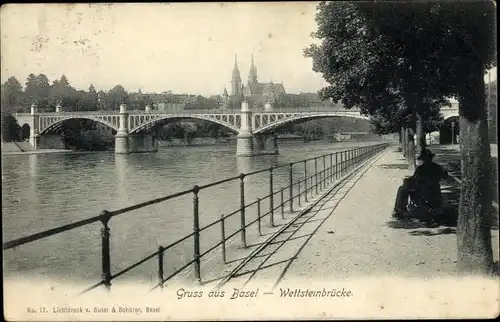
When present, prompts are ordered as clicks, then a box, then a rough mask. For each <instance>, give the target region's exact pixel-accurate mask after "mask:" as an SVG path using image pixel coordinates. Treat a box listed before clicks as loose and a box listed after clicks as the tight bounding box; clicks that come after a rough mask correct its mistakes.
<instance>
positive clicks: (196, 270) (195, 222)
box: [193, 186, 201, 282]
mask: <svg viewBox="0 0 500 322" xmlns="http://www.w3.org/2000/svg"><path fill="white" fill-rule="evenodd" d="M199 191H200V187H198V186H194V187H193V195H194V196H193V215H194V216H193V232H194V276H195V278H196V279H197V280H198V282H201V269H200V211H199V197H198V192H199Z"/></svg>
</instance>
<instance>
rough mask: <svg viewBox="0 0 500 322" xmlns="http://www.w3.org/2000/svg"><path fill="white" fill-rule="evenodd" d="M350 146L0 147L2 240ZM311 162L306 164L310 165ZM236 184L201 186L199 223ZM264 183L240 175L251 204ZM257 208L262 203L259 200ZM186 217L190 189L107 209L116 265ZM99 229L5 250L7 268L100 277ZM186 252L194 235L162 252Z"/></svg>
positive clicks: (188, 227)
mask: <svg viewBox="0 0 500 322" xmlns="http://www.w3.org/2000/svg"><path fill="white" fill-rule="evenodd" d="M359 145H366V143H363V144H359ZM346 147H347V145H345V144H344V145H339V144H336V145H332V144H309V145H307V144H299V145H294V146H291V145H288V146H287V145H286V144H283V145H282V146H280V154H279V155H267V156H259V157H251V158H237V157H236V156H235V153H234V152H235V151H234V149H235V147H234V146H210V147H169V148H164V149H160V151H159V152H158V153H144V154H131V155H115V154H113V153H112V152H99V153H79V154H78V153H77V154H47V155H42V154H32V155H11V156H2V216H3V221H2V227H3V241H4V242H5V241H7V240H12V239H15V238H19V237H23V236H26V235H29V234H33V233H37V232H39V231H41V230H45V229H50V228H53V227H57V226H61V225H63V224H68V223H71V222H75V221H77V220H81V219H86V218H89V217H93V216H96V215H98V214H99V213H100V212H101V211H102V210H109V211H112V210H116V209H120V208H123V207H126V206H130V205H133V204H136V203H139V202H144V201H148V200H151V199H153V198H158V197H162V196H165V195H168V194H171V193H176V192H179V191H183V190H188V189H191V188H192V187H193V186H194V185H204V184H207V183H210V182H214V181H218V180H221V179H225V178H228V177H232V176H237V175H239V174H240V173H247V172H251V171H255V170H258V169H263V168H268V167H270V166H276V165H278V164H284V163H289V162H293V161H298V160H302V159H304V158H310V157H313V156H318V155H322V154H325V153H330V152H334V151H335V150H336V149H343V148H346ZM321 162H322V161H320V162H319V164H321ZM313 167H314V165H313V164H312V163H311V164H309V165H308V171H312V170H313ZM321 168H322V167H319V169H321ZM293 173H294V177H295V178H297V179H298V178H300V177H303V175H304V167H303V166H297V167H294V168H293ZM288 180H289V179H288V167H283V168H280V169H276V170H275V171H274V176H273V181H274V189H275V191H277V190H279V188H280V187H284V186H286V185H287V184H288V182H289V181H288ZM239 185H240V182H239V180H234V181H231V182H228V183H225V184H221V185H219V186H216V187H211V188H208V189H204V190H202V191H201V192H200V194H199V197H200V225H201V226H202V227H203V226H204V225H207V224H209V223H211V222H213V221H214V220H217V219H218V218H220V215H221V214H222V213H224V214H228V213H231V212H233V211H235V210H236V209H238V207H239V202H240V196H239V193H240V192H239V191H240V190H239ZM268 191H269V172H264V173H262V174H258V175H255V176H250V177H246V178H245V194H246V196H245V197H246V201H247V203H249V202H252V201H254V200H255V199H256V198H258V197H262V196H263V195H265V194H267V192H268ZM287 193H288V192H286V194H287ZM285 198H287V196H286V195H285ZM263 207H266V209H267V207H268V206H266V205H264V204H263ZM250 215H251V214H249V216H250ZM237 219H238V218H237V217H236V216H235V221H234V222H231V221H230V220H228V223H227V225H228V226H227V227H228V231H231V230H233V231H234V230H235V229H237V227H238V226H237V225H238V221H237ZM231 225H232V226H231ZM192 226H193V195H192V194H188V195H186V196H183V197H180V198H176V199H175V200H171V201H168V202H165V203H160V204H156V205H152V206H148V207H145V208H142V209H139V210H137V211H134V212H131V213H126V214H122V215H119V216H117V217H114V218H112V220H111V221H110V228H111V253H112V269H113V272H116V271H118V270H119V269H121V268H124V267H126V266H127V265H130V264H131V263H133V262H134V261H137V260H139V259H141V258H143V257H145V256H147V255H149V254H151V253H152V252H154V251H155V250H156V249H157V247H158V245H160V244H161V245H167V244H169V243H172V242H173V241H175V240H177V239H179V238H181V237H183V236H185V235H187V234H189V233H191V232H192V229H193V228H192ZM100 229H101V224H100V223H99V222H98V223H95V224H92V225H89V226H86V227H82V228H78V229H74V230H72V231H69V232H65V233H62V234H60V235H57V236H53V237H50V238H47V239H44V240H40V241H36V242H33V243H31V244H28V245H24V246H20V247H17V248H16V249H14V250H8V251H5V252H4V256H5V265H4V267H5V272H6V274H7V275H9V274H17V273H19V274H24V273H27V272H30V273H35V274H37V275H39V274H43V275H48V276H55V277H58V278H80V279H92V280H93V281H95V280H96V279H98V278H99V276H100V273H99V271H100ZM228 233H229V232H228ZM219 237H220V232H207V234H205V235H203V236H202V243H203V247H205V246H206V245H209V246H210V245H213V244H215V243H216V242H217V241H218V240H217V238H219ZM203 247H202V248H203ZM191 252H192V241H189V240H188V241H186V243H181V244H179V245H178V246H177V247H176V248H175V249H172V250H171V251H170V252H168V255H167V256H168V260H167V262H168V263H169V265H170V266H169V267H179V266H180V265H181V264H182V263H183V261H184V260H186V259H189V258H190V256H191V255H190V254H191ZM152 265H153V266H154V263H153V264H152ZM172 269H173V268H172ZM167 270H168V269H167ZM151 271H154V267H148V265H145V266H144V268H137V269H136V270H133V271H131V272H130V275H131V276H139V277H144V276H146V277H148V276H149V272H151Z"/></svg>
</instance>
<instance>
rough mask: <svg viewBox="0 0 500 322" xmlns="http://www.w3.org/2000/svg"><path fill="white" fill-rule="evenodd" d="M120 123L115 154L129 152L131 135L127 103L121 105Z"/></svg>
mask: <svg viewBox="0 0 500 322" xmlns="http://www.w3.org/2000/svg"><path fill="white" fill-rule="evenodd" d="M119 120H120V121H119V122H120V125H119V127H118V131H117V133H116V136H115V154H128V153H130V151H129V135H128V124H127V123H128V113H127V106H126V105H125V104H121V105H120V119H119Z"/></svg>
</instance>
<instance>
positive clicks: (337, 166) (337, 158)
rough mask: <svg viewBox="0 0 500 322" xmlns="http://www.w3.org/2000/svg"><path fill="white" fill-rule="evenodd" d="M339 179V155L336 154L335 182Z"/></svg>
mask: <svg viewBox="0 0 500 322" xmlns="http://www.w3.org/2000/svg"><path fill="white" fill-rule="evenodd" d="M338 178H339V153H338V152H335V180H337V179H338Z"/></svg>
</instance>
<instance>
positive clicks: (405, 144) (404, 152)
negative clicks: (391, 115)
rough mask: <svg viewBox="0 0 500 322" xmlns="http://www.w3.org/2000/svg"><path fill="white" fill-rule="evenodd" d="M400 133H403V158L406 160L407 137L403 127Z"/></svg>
mask: <svg viewBox="0 0 500 322" xmlns="http://www.w3.org/2000/svg"><path fill="white" fill-rule="evenodd" d="M401 131H402V133H403V157H405V158H406V151H407V150H408V136H407V135H406V128H405V127H402V128H401Z"/></svg>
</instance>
